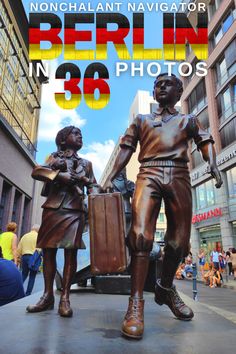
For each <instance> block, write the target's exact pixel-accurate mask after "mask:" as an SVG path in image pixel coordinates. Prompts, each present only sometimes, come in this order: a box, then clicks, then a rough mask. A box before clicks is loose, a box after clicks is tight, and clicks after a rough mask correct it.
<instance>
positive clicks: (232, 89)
mask: <svg viewBox="0 0 236 354" xmlns="http://www.w3.org/2000/svg"><path fill="white" fill-rule="evenodd" d="M235 98H236V82H233V83H231V84H230V85H228V87H227V88H226V89H225V90H224V91H223V92H222V93H220V94H219V95H218V97H217V107H218V115H219V119H220V123H221V124H222V123H223V122H224V121H225V120H226V119H227V118H229V117H230V116H231V115H232V114H233V113H234V112H235V111H236V100H235Z"/></svg>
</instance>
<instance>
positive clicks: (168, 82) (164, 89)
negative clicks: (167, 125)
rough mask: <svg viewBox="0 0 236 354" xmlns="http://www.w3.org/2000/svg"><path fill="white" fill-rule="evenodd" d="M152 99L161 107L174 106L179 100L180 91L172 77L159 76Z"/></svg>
mask: <svg viewBox="0 0 236 354" xmlns="http://www.w3.org/2000/svg"><path fill="white" fill-rule="evenodd" d="M154 98H155V99H156V100H157V102H159V103H160V105H161V106H166V105H175V104H176V102H178V100H179V98H180V91H179V88H178V86H177V81H176V79H175V77H174V76H168V75H165V76H160V78H159V79H158V81H157V83H156V86H155V89H154Z"/></svg>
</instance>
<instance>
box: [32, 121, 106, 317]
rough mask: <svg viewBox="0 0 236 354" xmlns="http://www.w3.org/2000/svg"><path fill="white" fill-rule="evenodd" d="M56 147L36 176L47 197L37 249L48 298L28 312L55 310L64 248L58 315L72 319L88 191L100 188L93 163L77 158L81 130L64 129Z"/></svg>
mask: <svg viewBox="0 0 236 354" xmlns="http://www.w3.org/2000/svg"><path fill="white" fill-rule="evenodd" d="M56 145H57V147H58V151H57V152H55V153H52V154H51V155H50V156H49V158H48V160H47V162H46V165H45V166H36V167H35V168H34V170H33V173H32V177H33V178H35V179H37V180H39V181H43V182H45V185H44V189H43V195H44V196H46V197H47V199H46V201H45V203H44V204H43V205H42V208H43V209H44V210H43V215H42V224H41V227H40V229H39V233H38V239H37V247H39V248H42V249H43V275H44V294H43V296H42V297H41V298H40V300H39V302H38V303H37V304H36V305H31V306H28V307H27V309H26V310H27V311H28V312H41V311H45V310H48V309H53V307H54V295H53V281H54V278H55V273H56V253H57V249H58V248H64V249H65V251H64V254H65V264H64V271H63V280H62V288H63V289H62V294H61V299H60V303H59V309H58V313H59V314H60V315H61V316H63V317H71V316H72V314H73V312H72V309H71V307H70V301H69V294H70V286H71V282H72V278H73V276H74V274H75V272H76V268H77V250H78V249H79V248H84V247H83V241H82V233H83V228H84V224H85V217H86V207H85V204H84V187H86V188H87V193H97V192H99V186H98V185H97V182H96V180H95V177H94V174H93V169H92V164H91V162H90V161H87V160H85V159H83V158H81V157H79V156H78V155H77V151H78V150H80V149H81V147H82V145H83V142H82V134H81V131H80V129H78V128H76V127H74V126H68V127H65V128H63V129H62V130H60V131H59V132H58V133H57V136H56Z"/></svg>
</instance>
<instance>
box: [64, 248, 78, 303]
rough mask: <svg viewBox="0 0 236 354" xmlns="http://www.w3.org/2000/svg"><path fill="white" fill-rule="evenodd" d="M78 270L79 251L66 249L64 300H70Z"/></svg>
mask: <svg viewBox="0 0 236 354" xmlns="http://www.w3.org/2000/svg"><path fill="white" fill-rule="evenodd" d="M76 269H77V249H65V265H64V270H63V279H62V294H61V297H62V298H66V299H69V295H70V287H71V282H72V279H73V276H74V275H75V272H76Z"/></svg>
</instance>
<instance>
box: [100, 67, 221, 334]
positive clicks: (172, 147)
mask: <svg viewBox="0 0 236 354" xmlns="http://www.w3.org/2000/svg"><path fill="white" fill-rule="evenodd" d="M182 92H183V87H182V82H181V81H180V80H179V79H178V78H177V77H176V76H175V75H171V76H168V74H166V73H165V74H161V75H159V76H157V78H156V80H155V82H154V91H153V96H154V98H155V99H156V101H157V102H159V108H158V110H157V111H156V112H155V113H153V114H147V115H141V114H140V115H138V116H137V117H136V118H135V119H134V120H133V122H132V123H131V125H130V126H129V128H128V129H127V131H126V133H125V135H124V136H123V138H122V139H121V143H120V147H121V150H120V152H119V154H118V156H117V158H116V161H115V163H114V168H113V171H112V172H111V173H110V175H109V177H108V180H107V182H106V184H105V186H104V189H106V190H109V189H110V188H112V180H113V179H114V178H115V177H116V176H117V174H118V173H119V172H120V171H121V170H122V169H123V168H124V167H125V166H126V165H127V163H128V162H129V160H130V158H131V155H132V154H133V152H134V151H135V149H136V146H137V143H138V141H139V143H140V153H139V157H138V159H139V162H140V164H141V165H140V171H139V174H138V175H137V181H136V188H135V193H134V197H133V202H132V225H131V229H130V232H129V236H128V238H129V245H130V248H131V251H132V256H131V257H132V260H131V297H130V298H129V307H128V310H127V313H126V316H125V318H124V322H123V325H122V333H123V334H124V335H125V336H127V337H131V338H135V339H139V338H142V335H143V331H144V319H143V310H144V300H143V288H144V283H145V279H146V276H147V271H148V265H149V253H150V251H151V250H152V244H153V239H154V234H155V229H156V220H157V217H158V214H159V211H160V207H161V201H162V199H163V200H164V202H165V213H166V217H167V231H166V235H165V249H164V258H163V271H162V276H161V279H158V280H157V283H156V289H155V301H156V303H158V304H159V305H162V304H166V305H168V306H169V308H170V309H171V311H172V312H173V314H174V315H175V316H176V317H177V318H178V319H180V320H191V319H192V317H193V312H192V310H191V309H190V308H189V307H188V306H187V305H185V303H184V302H183V300H182V299H181V298H180V296H179V294H178V293H177V291H176V288H175V286H174V285H173V279H174V275H175V272H176V270H177V268H178V265H179V263H180V260H181V259H182V258H183V257H185V256H187V255H188V253H189V239H190V229H191V217H192V195H191V185H190V176H189V170H188V167H187V162H188V161H189V160H188V156H187V149H188V142H189V141H190V140H191V139H193V140H194V142H195V143H196V145H197V148H198V150H200V151H201V153H202V156H203V159H204V160H205V161H207V162H208V163H209V167H210V173H211V175H212V176H213V177H214V178H215V179H216V187H217V188H220V186H221V184H222V180H221V176H220V172H219V170H218V168H217V166H216V158H215V150H214V147H213V143H214V141H213V139H212V137H211V135H210V134H209V133H207V132H206V131H204V130H203V129H202V128H201V126H200V124H199V122H198V120H197V118H196V117H195V116H194V115H185V114H180V113H178V112H177V111H176V109H175V108H174V106H175V104H176V103H177V102H178V101H179V99H180V97H181V94H182Z"/></svg>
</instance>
